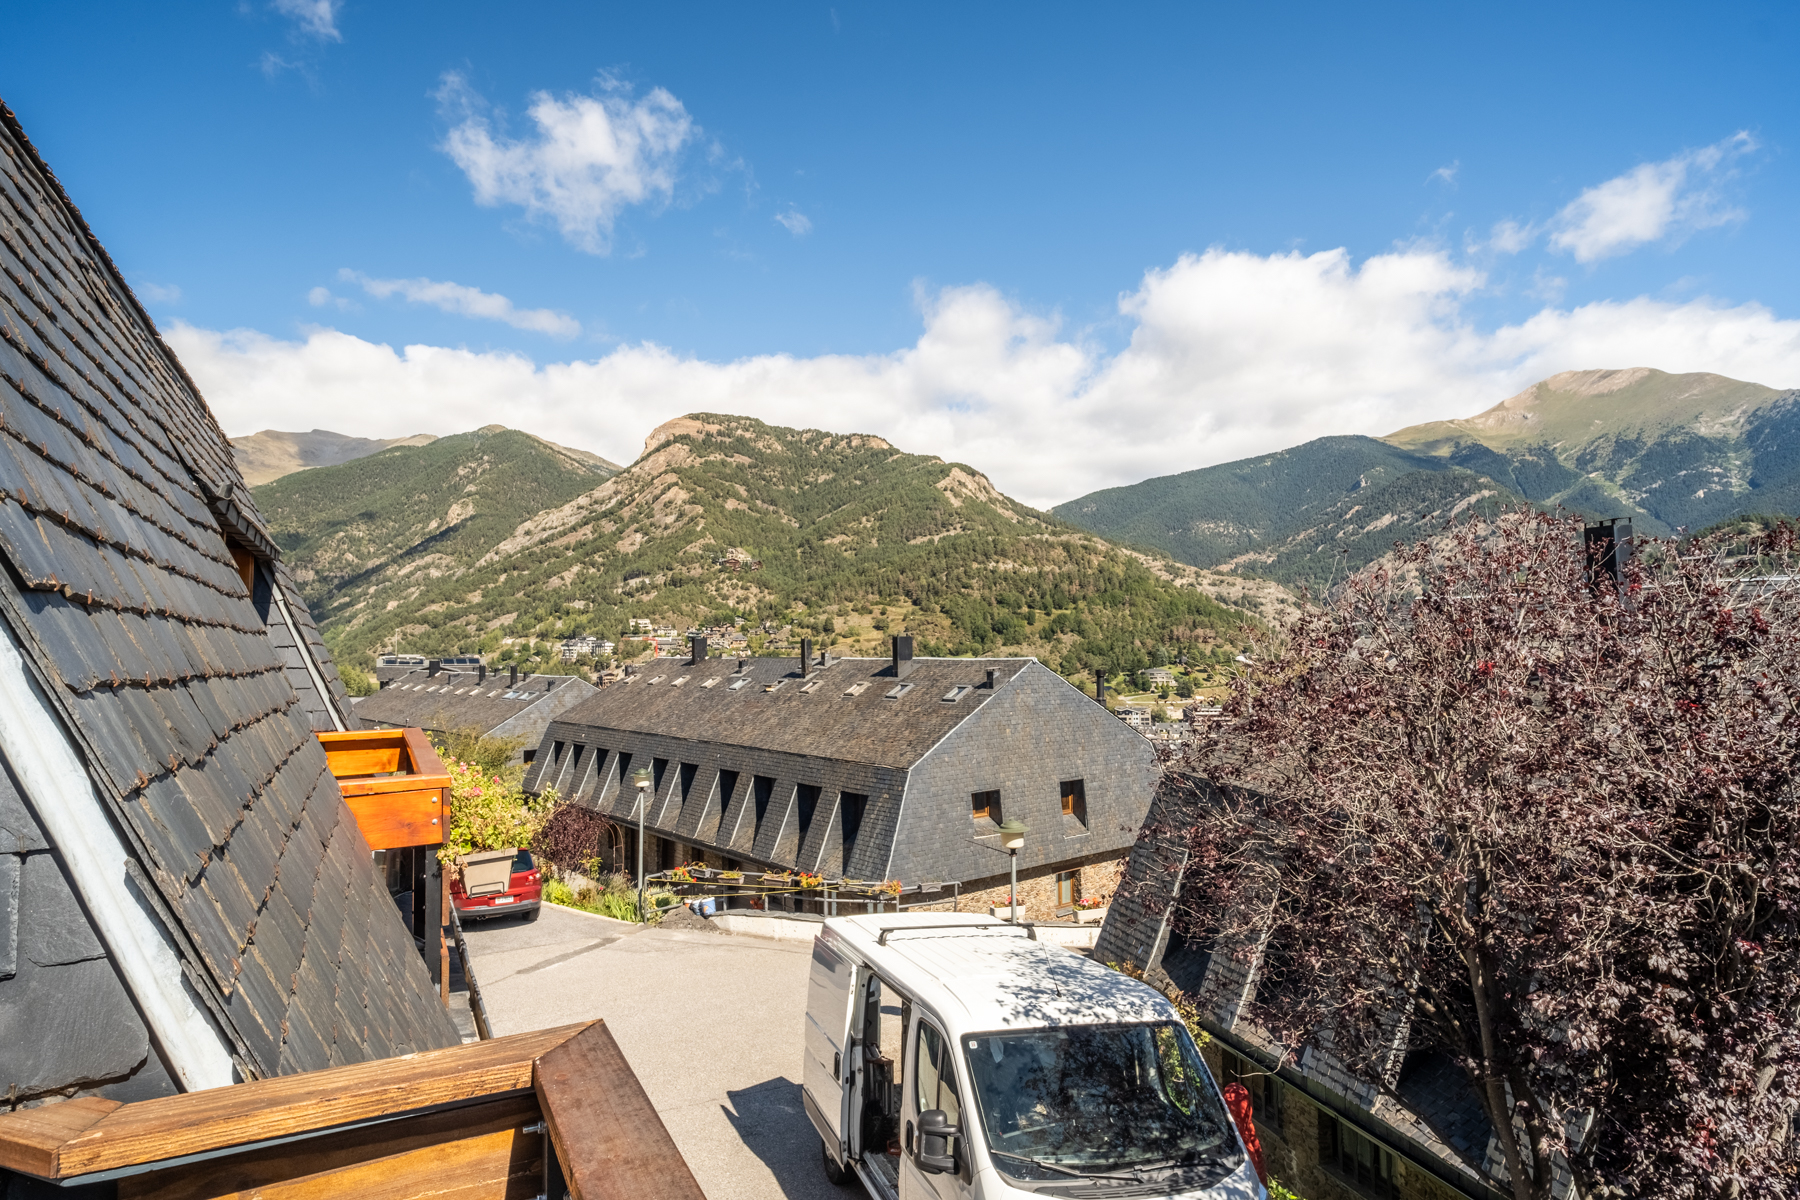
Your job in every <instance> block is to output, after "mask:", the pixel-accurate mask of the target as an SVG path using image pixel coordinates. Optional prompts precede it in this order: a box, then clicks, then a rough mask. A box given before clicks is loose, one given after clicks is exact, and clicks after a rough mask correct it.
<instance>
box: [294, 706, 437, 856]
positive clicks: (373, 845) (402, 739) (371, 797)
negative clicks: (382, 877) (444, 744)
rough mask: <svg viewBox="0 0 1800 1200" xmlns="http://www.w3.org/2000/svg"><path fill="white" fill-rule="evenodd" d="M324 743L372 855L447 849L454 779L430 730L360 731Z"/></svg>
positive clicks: (322, 738)
mask: <svg viewBox="0 0 1800 1200" xmlns="http://www.w3.org/2000/svg"><path fill="white" fill-rule="evenodd" d="M318 738H319V743H320V744H321V745H323V746H324V747H325V761H326V763H327V764H329V765H330V767H331V773H332V774H333V775H334V776H336V777H337V781H338V787H339V788H340V789H341V790H342V791H343V793H344V803H345V804H347V805H349V806H350V812H351V815H353V816H354V817H355V818H356V827H357V828H358V829H360V830H362V835H363V837H365V838H367V839H368V842H369V849H371V850H395V849H399V848H400V847H402V846H438V845H442V844H443V841H444V830H445V826H446V825H447V824H448V823H449V819H450V773H449V772H448V771H446V770H445V769H444V763H443V760H442V759H440V758H439V757H438V755H437V751H436V750H434V749H432V746H431V740H430V739H429V738H427V737H426V736H425V731H424V730H422V729H356V730H352V731H350V732H348V733H321V734H319V735H318Z"/></svg>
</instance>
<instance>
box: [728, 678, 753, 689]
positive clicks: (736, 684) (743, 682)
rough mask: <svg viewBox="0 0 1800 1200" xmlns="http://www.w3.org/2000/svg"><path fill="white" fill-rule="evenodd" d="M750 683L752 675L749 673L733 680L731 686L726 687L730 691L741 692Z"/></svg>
mask: <svg viewBox="0 0 1800 1200" xmlns="http://www.w3.org/2000/svg"><path fill="white" fill-rule="evenodd" d="M749 683H750V677H749V676H748V675H746V676H744V677H743V678H742V679H735V680H733V681H732V683H731V686H730V687H728V688H726V689H725V690H726V691H728V692H741V691H743V690H744V688H745V687H747V686H748V685H749Z"/></svg>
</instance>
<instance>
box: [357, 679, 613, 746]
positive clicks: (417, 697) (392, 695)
mask: <svg viewBox="0 0 1800 1200" xmlns="http://www.w3.org/2000/svg"><path fill="white" fill-rule="evenodd" d="M594 691H595V689H594V685H593V684H591V683H589V682H588V681H587V680H585V679H582V678H580V677H578V676H575V675H521V676H520V677H519V681H518V683H517V684H508V683H507V676H506V675H504V674H498V673H496V674H490V675H488V676H487V677H486V678H485V679H478V678H477V676H476V673H475V672H474V671H440V672H438V673H437V674H436V675H432V674H429V673H428V672H427V671H424V670H416V671H409V672H407V673H406V674H405V675H402V676H399V677H398V678H396V679H394V680H393V681H392V682H390V683H388V684H387V685H386V686H384V687H383V688H382V689H381V690H380V691H378V692H376V693H375V694H374V695H372V696H365V697H363V698H362V700H360V701H358V702H357V705H356V716H357V719H358V720H360V721H362V722H363V724H364V725H393V726H416V727H418V728H420V729H436V730H448V729H462V728H467V727H471V726H472V727H474V728H477V729H480V730H481V731H482V732H483V733H491V732H494V731H495V730H498V729H499V728H500V727H501V726H503V725H506V724H507V723H508V722H514V721H517V720H518V719H519V718H520V717H526V718H528V721H527V722H525V723H527V724H530V725H532V726H533V727H534V728H533V729H532V731H531V732H533V733H536V734H542V733H543V731H544V727H545V726H546V725H548V724H549V723H550V722H551V721H552V720H553V719H555V718H556V717H557V716H559V715H560V714H562V713H564V712H566V711H567V710H568V709H569V708H571V707H573V706H574V705H577V704H579V703H580V702H581V701H582V700H583V699H585V698H586V697H589V696H592V695H593V694H594ZM531 742H532V744H533V745H536V744H537V738H536V737H533V738H532V739H531Z"/></svg>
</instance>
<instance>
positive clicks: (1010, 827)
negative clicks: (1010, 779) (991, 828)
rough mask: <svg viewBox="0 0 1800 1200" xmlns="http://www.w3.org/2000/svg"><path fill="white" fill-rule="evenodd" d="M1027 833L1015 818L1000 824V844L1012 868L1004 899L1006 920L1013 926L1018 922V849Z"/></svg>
mask: <svg viewBox="0 0 1800 1200" xmlns="http://www.w3.org/2000/svg"><path fill="white" fill-rule="evenodd" d="M1027 832H1029V831H1028V830H1027V829H1026V828H1025V822H1023V821H1021V820H1019V819H1018V818H1016V817H1014V818H1011V819H1008V820H1006V821H1002V822H1001V823H1000V844H1001V845H1002V846H1004V847H1006V854H1007V857H1008V858H1009V859H1010V860H1011V862H1010V866H1011V867H1012V882H1011V884H1010V885H1009V894H1008V895H1007V897H1006V919H1007V920H1009V921H1011V922H1012V923H1013V924H1015V925H1016V924H1018V922H1019V847H1021V846H1023V845H1024V844H1025V834H1026V833H1027Z"/></svg>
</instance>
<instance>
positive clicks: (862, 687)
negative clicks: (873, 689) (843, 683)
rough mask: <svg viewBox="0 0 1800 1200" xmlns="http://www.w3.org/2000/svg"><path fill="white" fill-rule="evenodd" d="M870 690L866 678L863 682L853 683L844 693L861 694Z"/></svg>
mask: <svg viewBox="0 0 1800 1200" xmlns="http://www.w3.org/2000/svg"><path fill="white" fill-rule="evenodd" d="M868 690H869V681H868V680H866V679H865V680H863V681H862V682H861V683H853V684H851V685H850V686H849V687H847V688H845V689H844V695H846V696H860V695H862V694H863V693H864V692H866V691H868Z"/></svg>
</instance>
